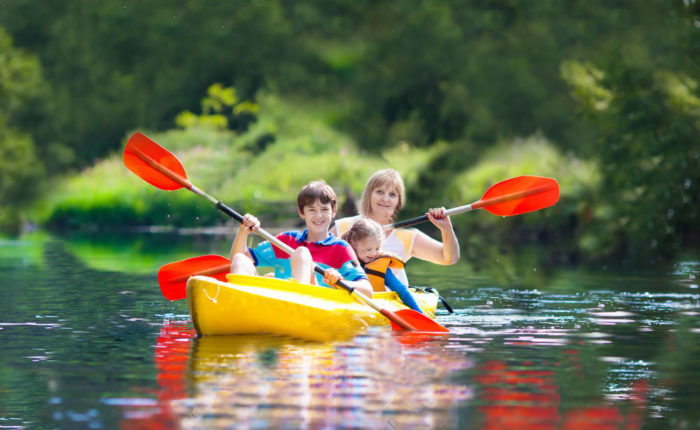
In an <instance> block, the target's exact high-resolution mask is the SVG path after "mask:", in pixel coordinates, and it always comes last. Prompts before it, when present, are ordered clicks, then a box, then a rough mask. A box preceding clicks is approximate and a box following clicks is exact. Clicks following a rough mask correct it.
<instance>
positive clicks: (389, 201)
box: [331, 169, 459, 285]
mask: <svg viewBox="0 0 700 430" xmlns="http://www.w3.org/2000/svg"><path fill="white" fill-rule="evenodd" d="M405 195H406V192H405V188H404V184H403V180H402V179H401V175H400V174H399V172H397V171H396V170H393V169H384V170H380V171H378V172H376V173H375V174H373V175H372V176H371V177H370V178H369V180H368V181H367V184H366V185H365V190H364V191H363V193H362V199H361V207H360V215H362V216H365V217H368V218H371V219H373V220H374V221H376V222H378V223H379V224H381V225H387V224H391V223H392V222H394V219H395V218H396V214H397V213H398V212H399V210H400V209H401V208H402V207H403V202H404V200H405ZM444 212H445V208H432V209H430V210H429V211H428V213H427V214H426V215H427V216H428V219H429V220H430V222H431V223H433V225H434V226H436V227H437V228H438V229H440V232H441V234H442V242H439V241H437V240H435V239H433V238H431V237H430V236H428V235H427V234H425V233H423V232H421V231H420V230H417V229H415V228H407V229H398V230H397V229H393V230H391V231H389V232H387V233H386V239H385V240H384V245H383V246H382V249H383V250H384V251H388V252H392V253H394V254H396V255H398V256H399V257H401V258H402V259H403V260H404V261H407V260H408V259H409V258H411V257H416V258H420V259H421V260H426V261H430V262H431V263H435V264H443V265H448V264H454V263H456V262H457V261H459V242H458V241H457V236H456V235H455V231H454V229H453V228H452V222H451V221H450V217H449V216H443V214H444ZM357 218H358V216H354V217H348V218H341V219H338V220H336V222H335V226H333V228H332V229H331V233H333V234H334V235H335V236H336V237H340V236H341V235H342V234H344V233H345V232H346V231H347V230H348V229H349V228H350V226H351V225H352V223H353V222H354V221H355V220H356V219H357ZM392 270H393V271H394V274H395V275H396V277H397V278H398V279H399V280H400V281H402V282H403V283H405V284H407V285H408V278H407V277H406V272H405V270H403V269H401V270H396V269H392Z"/></svg>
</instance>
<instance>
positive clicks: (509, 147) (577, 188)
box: [443, 136, 601, 267]
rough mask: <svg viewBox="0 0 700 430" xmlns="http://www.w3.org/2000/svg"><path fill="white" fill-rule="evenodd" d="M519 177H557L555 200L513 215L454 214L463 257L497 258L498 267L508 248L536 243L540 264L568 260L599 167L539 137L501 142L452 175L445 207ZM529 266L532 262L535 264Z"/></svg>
mask: <svg viewBox="0 0 700 430" xmlns="http://www.w3.org/2000/svg"><path fill="white" fill-rule="evenodd" d="M520 175H535V176H547V177H552V178H555V179H557V180H558V182H559V187H560V200H559V203H557V204H556V205H555V206H553V207H550V208H547V209H544V210H541V211H537V212H532V213H529V214H524V215H519V216H517V217H508V218H504V217H498V216H494V215H492V214H490V213H487V212H486V211H477V212H476V213H473V214H470V215H468V216H456V217H454V218H453V221H452V222H453V224H454V225H455V228H456V229H457V230H458V231H459V232H460V233H461V234H460V244H461V248H462V250H463V253H464V254H465V257H466V259H467V260H468V261H474V262H480V264H485V263H486V262H488V263H489V264H492V263H494V262H496V261H499V264H500V265H501V266H502V265H503V263H504V262H505V261H506V260H507V258H508V257H506V255H505V254H506V251H507V250H510V249H513V248H514V247H519V246H523V245H525V244H528V243H537V244H538V245H540V246H541V245H544V244H547V245H548V247H547V248H542V250H541V253H544V252H546V251H548V252H549V253H550V255H546V256H545V255H542V254H541V255H540V257H541V258H540V260H541V261H542V262H548V261H549V262H558V263H561V262H571V260H572V259H574V258H575V257H576V252H577V249H578V248H579V247H580V242H581V240H583V237H584V235H585V231H586V230H585V224H586V223H587V218H588V212H589V211H590V208H591V200H592V196H594V195H595V193H596V192H597V190H598V188H599V186H600V183H601V176H600V172H599V166H597V165H596V164H594V163H591V162H587V161H585V160H580V159H578V158H576V157H575V156H573V155H571V154H568V155H567V154H563V153H562V151H561V150H559V149H558V148H557V147H556V146H554V145H553V144H552V143H551V142H549V141H548V140H547V139H545V138H544V137H542V136H532V137H529V138H527V139H517V140H515V141H502V142H500V143H499V144H497V145H496V146H494V147H493V148H491V149H489V150H488V151H486V152H485V153H484V154H483V156H482V157H481V158H480V159H479V162H478V163H477V164H475V165H474V166H473V167H472V168H470V169H467V170H465V171H464V172H462V173H461V174H459V175H457V176H455V177H454V178H453V179H452V181H451V183H450V184H449V185H448V186H447V188H446V190H445V191H446V192H445V195H446V197H447V199H446V200H445V202H449V205H450V206H460V205H464V204H467V203H471V202H474V201H476V200H478V199H479V198H481V195H482V194H483V193H484V192H485V191H486V190H487V189H488V188H489V187H490V186H492V185H494V184H495V183H497V182H500V181H502V180H505V179H508V178H512V177H516V176H520ZM445 202H443V205H445ZM493 244H497V245H498V246H491V245H493ZM532 265H533V267H535V266H537V264H536V262H533V264H532Z"/></svg>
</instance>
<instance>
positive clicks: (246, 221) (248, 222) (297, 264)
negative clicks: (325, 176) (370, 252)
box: [231, 180, 372, 297]
mask: <svg viewBox="0 0 700 430" xmlns="http://www.w3.org/2000/svg"><path fill="white" fill-rule="evenodd" d="M337 210H338V208H337V197H336V194H335V192H334V191H333V188H331V186H330V185H328V184H327V183H326V182H324V181H323V180H318V181H312V182H310V183H309V184H307V185H305V186H304V187H303V188H302V189H301V191H299V194H298V195H297V211H298V213H299V216H300V217H301V219H303V220H304V222H305V223H306V229H305V230H304V231H302V232H299V231H287V232H284V233H281V234H279V235H277V239H279V240H280V241H281V242H283V243H284V244H286V245H288V246H289V247H291V248H292V249H294V252H293V253H292V254H291V255H288V254H287V253H285V252H284V251H283V250H281V249H279V248H278V247H276V246H274V245H272V244H271V243H270V242H268V241H265V242H262V243H260V244H258V245H257V246H255V247H254V248H249V247H247V246H246V242H247V240H248V236H249V235H250V233H252V232H254V231H255V230H257V229H258V228H259V227H260V221H258V219H257V218H255V217H254V216H252V215H250V214H246V215H245V216H244V217H243V220H242V222H241V225H240V226H239V228H238V232H237V234H236V238H235V239H234V240H233V244H232V245H231V273H238V274H244V275H258V271H257V269H256V266H260V267H274V269H275V277H276V278H280V279H288V278H294V279H296V280H297V281H299V282H302V283H305V284H317V283H323V284H325V285H326V286H330V285H333V284H335V283H336V282H338V280H340V279H344V280H345V283H346V284H347V285H348V286H350V287H351V288H355V289H357V291H358V292H361V293H363V294H365V295H366V296H368V297H371V296H372V286H371V284H370V283H369V280H368V279H367V275H365V272H363V271H362V268H361V267H360V266H359V264H358V263H357V260H356V259H355V256H354V253H353V252H352V248H351V247H350V245H349V244H348V243H347V242H346V241H344V240H342V239H337V238H335V236H333V235H331V234H330V233H329V231H328V229H329V227H330V225H331V222H332V221H333V218H334V217H335V214H336V212H337ZM314 262H316V263H317V264H318V265H319V266H321V267H322V268H323V269H325V274H324V276H323V277H320V276H319V277H318V278H317V275H316V274H315V272H314V270H313V267H314Z"/></svg>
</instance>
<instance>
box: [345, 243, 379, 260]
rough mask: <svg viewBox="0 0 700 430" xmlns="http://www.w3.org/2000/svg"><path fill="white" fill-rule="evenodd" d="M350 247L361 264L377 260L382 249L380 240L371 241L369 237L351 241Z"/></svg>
mask: <svg viewBox="0 0 700 430" xmlns="http://www.w3.org/2000/svg"><path fill="white" fill-rule="evenodd" d="M351 245H352V249H354V250H355V254H356V255H357V258H358V259H359V260H360V261H361V262H362V263H369V262H370V261H372V260H374V259H375V258H377V257H378V256H379V253H380V250H381V248H382V242H381V241H380V240H376V239H372V238H371V237H367V238H365V239H362V240H358V241H353V242H352V244H351Z"/></svg>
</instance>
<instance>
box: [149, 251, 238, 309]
mask: <svg viewBox="0 0 700 430" xmlns="http://www.w3.org/2000/svg"><path fill="white" fill-rule="evenodd" d="M230 270H231V260H229V259H228V258H226V257H222V256H220V255H202V256H200V257H193V258H188V259H187V260H181V261H176V262H174V263H169V264H166V265H165V266H163V267H161V268H160V270H158V285H160V291H161V292H162V293H163V295H164V296H165V298H166V299H168V300H180V299H185V298H187V280H188V279H190V276H196V275H205V276H211V277H212V278H216V279H218V280H220V281H224V282H225V281H226V274H227V273H229V272H230Z"/></svg>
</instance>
